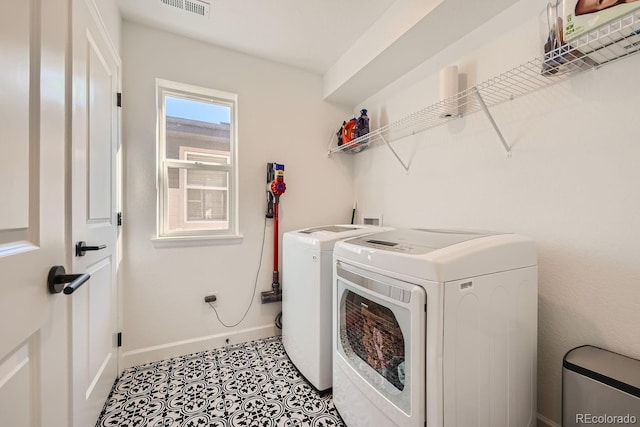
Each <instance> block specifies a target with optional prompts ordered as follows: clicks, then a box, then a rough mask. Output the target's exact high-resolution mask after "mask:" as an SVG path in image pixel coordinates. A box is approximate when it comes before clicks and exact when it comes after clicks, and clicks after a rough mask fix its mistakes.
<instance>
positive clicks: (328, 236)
mask: <svg viewBox="0 0 640 427" xmlns="http://www.w3.org/2000/svg"><path fill="white" fill-rule="evenodd" d="M382 230H385V229H384V228H381V227H374V226H367V225H327V226H320V227H313V228H307V229H304V230H297V231H290V232H287V233H285V234H284V236H283V239H282V343H283V344H284V348H285V350H286V351H287V354H288V355H289V358H290V359H291V361H292V362H293V363H294V365H295V366H296V367H297V368H298V370H299V371H300V372H301V373H302V374H303V375H304V376H305V377H306V378H307V379H308V380H309V382H311V384H313V386H314V387H316V388H317V389H318V390H326V389H328V388H331V323H332V317H331V295H332V290H331V284H332V280H331V278H332V274H333V267H332V261H333V246H334V244H335V242H337V241H338V240H341V239H346V238H349V237H355V236H360V235H363V234H371V233H375V232H379V231H382Z"/></svg>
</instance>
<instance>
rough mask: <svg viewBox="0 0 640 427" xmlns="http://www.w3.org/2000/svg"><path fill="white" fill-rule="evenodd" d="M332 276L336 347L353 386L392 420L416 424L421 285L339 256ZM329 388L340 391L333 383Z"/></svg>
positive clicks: (420, 402) (421, 386) (420, 400)
mask: <svg viewBox="0 0 640 427" xmlns="http://www.w3.org/2000/svg"><path fill="white" fill-rule="evenodd" d="M336 280H337V294H336V301H335V304H336V315H337V319H336V321H337V323H336V334H337V336H336V352H337V356H338V357H340V359H341V361H342V362H344V363H342V364H341V366H346V367H347V369H348V370H350V373H348V374H347V376H348V377H349V378H350V380H351V382H352V383H353V385H354V386H355V388H357V389H359V390H361V391H362V393H363V394H364V395H365V396H360V397H359V398H360V399H362V398H363V397H364V398H367V399H369V400H370V401H371V403H372V406H373V407H375V408H378V409H380V410H382V412H383V413H384V414H385V415H386V416H388V417H389V418H391V420H393V421H394V422H395V423H399V424H402V425H407V424H406V423H407V421H409V420H411V421H410V424H413V422H414V421H416V422H419V425H422V423H423V422H424V420H425V413H424V402H425V339H426V320H425V319H426V313H425V311H426V292H425V290H424V288H422V287H421V286H417V285H414V284H411V283H408V282H405V281H401V280H398V279H394V278H391V277H387V276H383V275H381V274H377V273H374V272H371V271H368V270H363V269H361V268H358V267H356V266H353V265H350V264H346V263H344V262H340V261H338V263H337V265H336ZM353 374H355V375H353ZM334 392H337V393H340V390H335V385H334ZM389 403H391V404H389ZM385 406H387V407H385ZM338 409H339V410H340V408H338ZM345 421H347V420H345ZM347 423H348V421H347Z"/></svg>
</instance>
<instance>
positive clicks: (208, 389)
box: [96, 337, 344, 427]
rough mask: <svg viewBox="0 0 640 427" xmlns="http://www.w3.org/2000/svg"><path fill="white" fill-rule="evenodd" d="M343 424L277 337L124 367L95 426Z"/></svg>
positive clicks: (329, 426) (325, 426) (327, 426)
mask: <svg viewBox="0 0 640 427" xmlns="http://www.w3.org/2000/svg"><path fill="white" fill-rule="evenodd" d="M116 426H117V427H146V426H148V427H214V426H215V427H222V426H225V427H235V426H243V427H254V426H255V427H271V426H274V427H275V426H278V427H280V426H291V427H293V426H313V427H344V423H343V421H342V420H341V418H340V415H339V414H338V412H337V411H336V409H335V407H334V406H333V400H332V397H331V394H330V393H326V394H325V395H321V394H320V393H318V391H317V390H316V389H314V388H313V387H312V386H311V385H310V384H309V383H308V382H307V381H306V380H305V378H304V377H303V376H302V375H301V374H300V373H299V372H298V370H297V369H296V368H295V366H294V365H293V363H291V360H289V358H288V357H287V354H286V353H285V350H284V347H283V346H282V341H281V340H280V337H271V338H267V339H263V340H257V341H251V342H248V343H243V344H237V345H230V346H227V347H223V348H219V349H215V350H210V351H205V352H201V353H194V354H190V355H187V356H182V357H176V358H173V359H167V360H163V361H160V362H155V363H150V364H146V365H141V366H136V367H133V368H129V369H126V370H125V371H124V372H123V373H122V376H121V377H120V378H118V380H117V381H116V383H115V384H114V386H113V389H112V390H111V394H110V395H109V398H108V399H107V402H106V403H105V406H104V409H103V410H102V414H100V418H99V419H98V422H97V424H96V427H116Z"/></svg>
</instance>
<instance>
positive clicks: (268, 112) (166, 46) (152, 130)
mask: <svg viewBox="0 0 640 427" xmlns="http://www.w3.org/2000/svg"><path fill="white" fill-rule="evenodd" d="M122 37H123V43H122V45H123V49H122V52H123V63H124V73H123V74H124V83H123V85H124V88H123V110H122V113H123V125H124V126H123V143H124V146H125V181H124V188H125V207H124V208H125V210H124V218H125V222H124V236H125V248H124V253H125V259H124V263H125V267H124V269H125V270H124V280H123V286H122V289H123V300H124V309H123V322H124V335H123V345H124V347H125V365H127V364H133V363H140V362H143V361H145V360H152V359H154V358H157V357H166V356H167V355H172V354H173V355H178V354H185V353H186V352H188V351H195V349H196V348H197V347H198V346H209V347H210V346H211V345H220V344H224V339H223V338H226V336H225V334H229V333H230V334H232V336H231V342H238V341H239V340H244V339H249V338H253V337H255V336H256V335H265V334H267V335H274V334H275V332H276V331H275V328H274V326H273V324H274V318H275V316H276V315H277V313H278V312H279V311H280V303H275V304H267V305H261V304H260V292H261V291H266V290H270V289H271V282H272V267H273V243H272V242H273V237H272V236H273V228H272V220H268V224H267V229H266V233H267V235H266V242H265V245H264V255H263V262H262V269H261V271H260V276H259V279H258V282H257V288H258V289H257V291H256V296H255V298H254V299H253V305H252V307H251V310H250V311H249V314H248V315H247V318H246V319H245V321H244V322H243V323H241V324H240V325H238V326H237V327H235V328H232V329H225V328H224V327H222V326H221V325H220V323H219V322H218V321H217V320H216V317H215V314H214V312H213V311H212V310H211V309H210V308H209V306H207V305H206V304H204V302H203V298H204V296H205V294H207V293H208V292H210V291H216V292H218V297H219V303H218V311H219V314H220V317H221V318H222V319H223V320H224V321H225V323H235V322H238V321H239V320H240V318H241V317H242V314H243V313H244V310H245V308H246V307H247V304H248V303H249V301H250V300H251V296H252V292H253V287H254V283H255V278H256V271H257V269H258V264H259V261H260V252H261V242H262V238H263V227H264V224H265V217H264V211H265V208H266V193H265V189H266V176H265V173H266V163H267V162H278V163H284V164H285V167H286V171H285V181H286V182H287V192H286V193H285V194H284V195H283V196H282V197H281V199H280V202H281V204H280V230H281V231H282V232H284V231H287V230H292V229H297V228H301V227H306V226H311V225H319V224H324V223H336V222H347V221H349V220H350V218H351V216H350V212H351V208H352V205H353V184H352V181H353V176H352V164H353V159H352V157H350V156H340V155H338V156H334V157H332V158H328V157H327V155H326V152H327V147H328V142H329V138H330V136H331V133H332V129H334V128H335V127H337V126H338V125H339V124H340V123H341V122H342V120H343V119H344V118H346V117H348V116H349V111H348V110H347V109H345V108H343V107H336V106H332V105H330V104H327V103H325V102H323V101H322V81H321V78H320V76H317V75H313V74H310V73H307V72H303V71H300V70H297V69H294V68H290V67H286V66H282V65H278V64H275V63H272V62H268V61H264V60H260V59H256V58H252V57H250V56H246V55H243V54H239V53H234V52H232V51H229V50H225V49H222V48H218V47H214V46H211V45H207V44H204V43H200V42H196V41H193V40H190V39H186V38H181V37H178V36H175V35H171V34H169V33H164V32H159V31H156V30H153V29H150V28H147V27H143V26H140V25H137V24H133V23H129V22H126V21H125V22H124V24H123V36H122ZM156 77H159V78H162V79H168V80H174V81H180V82H184V83H189V84H194V85H198V86H204V87H210V88H213V89H219V90H223V91H228V92H234V93H237V94H238V107H239V113H238V114H239V131H238V134H239V159H240V164H239V168H240V169H239V170H240V231H241V233H242V234H243V235H244V239H243V242H242V244H239V245H227V246H207V247H188V248H158V247H155V246H154V244H152V242H151V238H152V237H154V234H155V230H156V174H155V155H156V154H155V153H156V137H155V135H156V110H155V78H156ZM283 276H284V275H283ZM282 279H283V281H284V280H286V279H285V278H284V277H283V278H282ZM158 346H160V347H161V348H159V349H158V348H157V347H158Z"/></svg>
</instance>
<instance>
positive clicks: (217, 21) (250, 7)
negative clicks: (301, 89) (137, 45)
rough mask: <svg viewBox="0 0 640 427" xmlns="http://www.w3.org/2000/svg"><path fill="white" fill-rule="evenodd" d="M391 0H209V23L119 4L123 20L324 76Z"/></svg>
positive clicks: (158, 7) (123, 0)
mask: <svg viewBox="0 0 640 427" xmlns="http://www.w3.org/2000/svg"><path fill="white" fill-rule="evenodd" d="M394 1H395V0H375V1H371V0H346V1H345V0H210V2H211V9H210V10H211V12H210V15H209V18H204V17H200V16H197V15H194V14H192V13H188V12H184V11H182V10H180V9H177V8H175V7H172V6H167V5H165V4H162V3H161V2H160V0H117V3H118V6H119V8H120V11H121V13H122V16H123V18H124V19H126V20H130V21H135V22H140V23H143V24H146V25H149V26H153V27H157V28H160V29H163V30H166V31H170V32H173V33H177V34H181V35H185V36H188V37H191V38H194V39H198V40H202V41H206V42H210V43H213V44H216V45H219V46H223V47H226V48H229V49H233V50H237V51H240V52H244V53H247V54H250V55H253V56H257V57H262V58H265V59H269V60H272V61H276V62H280V63H283V64H288V65H293V66H296V67H299V68H302V69H305V70H309V71H312V72H315V73H318V74H323V73H325V72H326V71H327V70H328V69H329V68H330V67H331V66H332V65H333V64H334V63H335V62H336V61H337V60H338V59H339V58H340V56H341V55H342V54H343V53H344V52H345V51H346V50H347V49H348V48H349V47H350V46H351V45H352V44H353V43H354V42H355V41H356V40H357V39H358V38H359V37H360V36H361V35H362V34H363V33H364V32H365V31H366V30H367V29H368V28H369V27H370V26H371V25H372V24H373V23H374V22H375V21H376V20H377V19H378V18H379V17H380V16H381V15H382V14H384V12H385V11H386V10H387V8H388V7H389V6H390V5H391V4H393V3H394Z"/></svg>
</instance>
